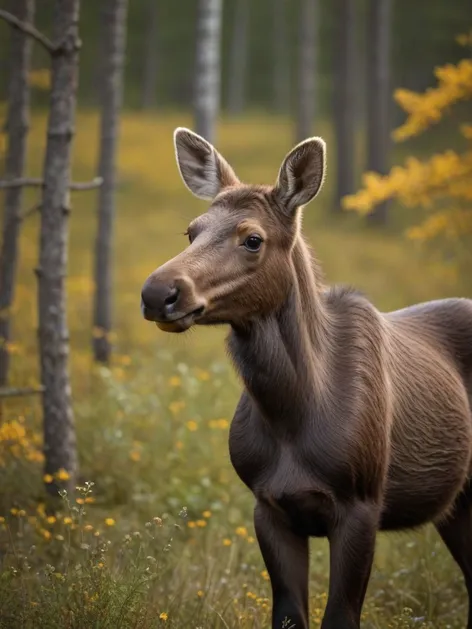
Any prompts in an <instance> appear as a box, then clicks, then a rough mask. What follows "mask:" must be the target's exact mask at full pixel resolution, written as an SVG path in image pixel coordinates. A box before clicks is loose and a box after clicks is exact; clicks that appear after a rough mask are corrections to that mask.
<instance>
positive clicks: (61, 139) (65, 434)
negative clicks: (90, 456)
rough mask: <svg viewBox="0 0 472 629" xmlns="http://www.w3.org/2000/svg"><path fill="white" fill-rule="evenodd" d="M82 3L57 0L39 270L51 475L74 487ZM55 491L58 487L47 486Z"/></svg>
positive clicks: (46, 434)
mask: <svg viewBox="0 0 472 629" xmlns="http://www.w3.org/2000/svg"><path fill="white" fill-rule="evenodd" d="M79 6H80V0H56V3H55V14H54V24H53V33H54V41H56V42H60V43H59V44H58V45H56V47H55V51H54V54H53V55H52V57H51V59H52V62H51V63H52V66H51V96H50V109H49V117H48V126H47V137H48V141H47V147H46V157H45V161H44V175H43V179H44V187H43V194H42V203H41V206H42V208H41V234H40V252H39V266H38V268H37V275H38V282H39V349H40V360H41V380H42V383H43V385H44V387H45V390H44V393H43V413H44V449H45V457H46V463H45V471H46V474H50V475H54V474H55V473H57V472H58V470H61V469H63V470H65V471H66V476H64V478H66V477H67V476H68V477H69V482H68V485H69V486H70V487H73V486H74V480H75V475H76V471H77V454H76V440H75V430H74V416H73V411H72V405H71V387H70V380H69V365H68V362H69V332H68V328H67V318H66V290H65V278H66V271H67V254H68V251H67V246H68V218H69V212H70V205H69V203H70V201H69V184H70V167H71V150H72V138H73V136H74V120H75V103H76V90H77V82H78V66H79V47H80V40H79V34H78V22H79ZM48 487H49V488H50V490H51V491H52V492H54V493H55V491H57V487H58V484H57V483H51V484H50V485H48Z"/></svg>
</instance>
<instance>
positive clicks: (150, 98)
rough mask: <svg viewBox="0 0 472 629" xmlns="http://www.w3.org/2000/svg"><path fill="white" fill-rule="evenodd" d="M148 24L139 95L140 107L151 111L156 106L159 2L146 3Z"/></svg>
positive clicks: (156, 0) (150, 0)
mask: <svg viewBox="0 0 472 629" xmlns="http://www.w3.org/2000/svg"><path fill="white" fill-rule="evenodd" d="M148 5H149V6H148V11H149V13H148V22H147V31H146V46H145V51H144V69H143V85H142V94H141V106H142V108H143V109H151V108H152V107H154V106H155V104H156V87H157V70H158V56H157V34H158V22H159V16H158V9H159V0H149V2H148Z"/></svg>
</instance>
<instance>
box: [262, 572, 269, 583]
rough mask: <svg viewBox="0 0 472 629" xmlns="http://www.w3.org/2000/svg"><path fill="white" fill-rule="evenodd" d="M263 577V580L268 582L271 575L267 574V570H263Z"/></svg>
mask: <svg viewBox="0 0 472 629" xmlns="http://www.w3.org/2000/svg"><path fill="white" fill-rule="evenodd" d="M261 577H262V578H263V579H265V580H266V581H268V580H269V573H268V572H267V570H263V571H262V572H261Z"/></svg>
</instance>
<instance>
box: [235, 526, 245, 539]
mask: <svg viewBox="0 0 472 629" xmlns="http://www.w3.org/2000/svg"><path fill="white" fill-rule="evenodd" d="M235 533H236V535H239V536H240V537H247V528H246V527H245V526H238V528H237V529H236V531H235Z"/></svg>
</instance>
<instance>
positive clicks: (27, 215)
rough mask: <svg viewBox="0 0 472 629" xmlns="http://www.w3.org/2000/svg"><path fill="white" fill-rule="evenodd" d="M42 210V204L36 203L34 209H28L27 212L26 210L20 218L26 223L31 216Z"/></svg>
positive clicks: (21, 213)
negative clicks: (26, 219)
mask: <svg viewBox="0 0 472 629" xmlns="http://www.w3.org/2000/svg"><path fill="white" fill-rule="evenodd" d="M40 209H41V203H35V204H34V205H33V206H32V207H30V208H28V209H27V210H24V211H23V212H20V215H19V217H18V218H19V219H20V221H24V220H25V218H28V217H29V216H31V215H32V214H34V213H35V212H37V211H38V210H40Z"/></svg>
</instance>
